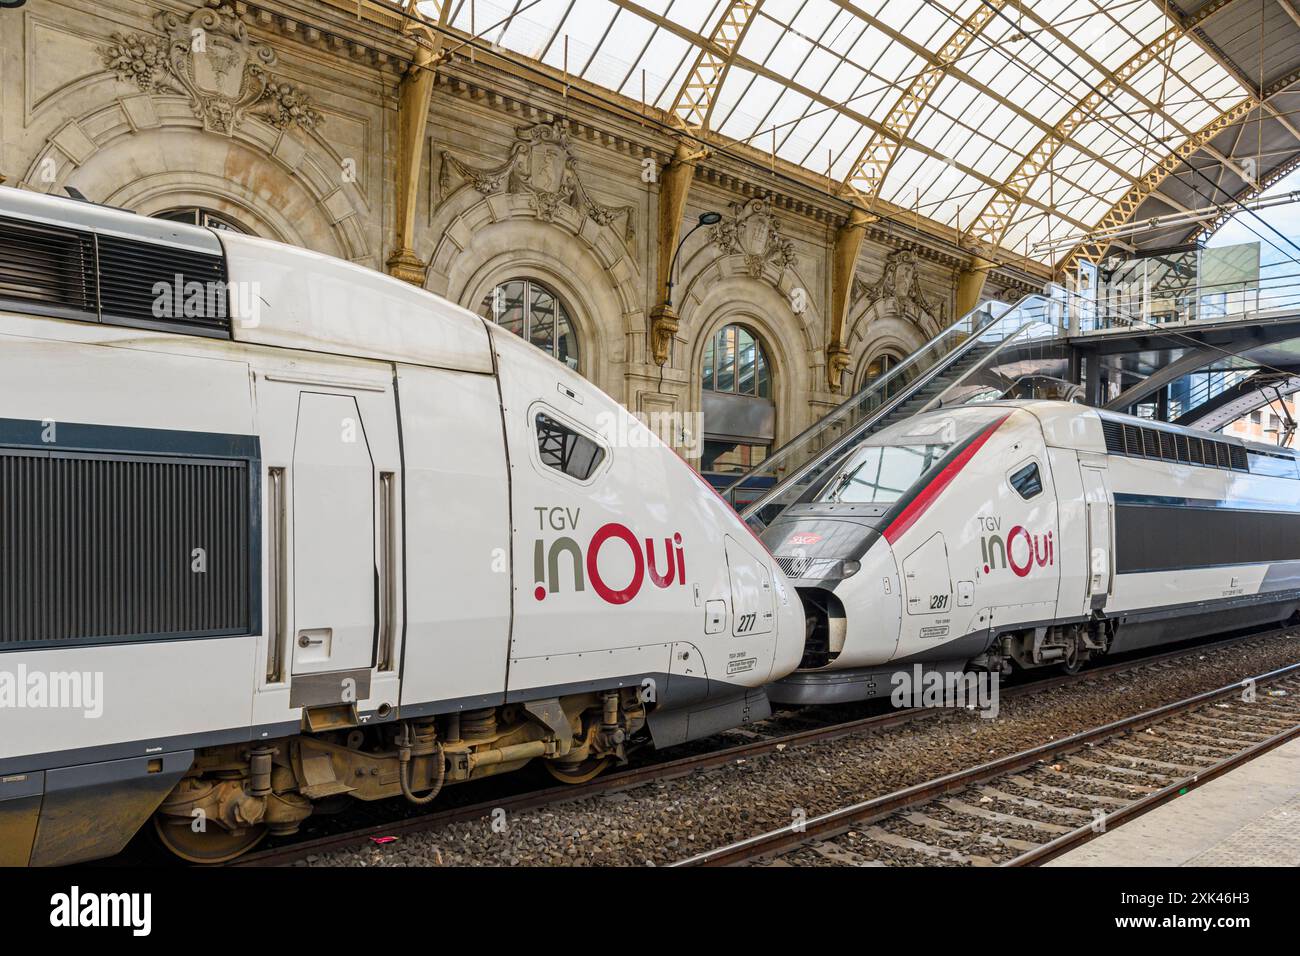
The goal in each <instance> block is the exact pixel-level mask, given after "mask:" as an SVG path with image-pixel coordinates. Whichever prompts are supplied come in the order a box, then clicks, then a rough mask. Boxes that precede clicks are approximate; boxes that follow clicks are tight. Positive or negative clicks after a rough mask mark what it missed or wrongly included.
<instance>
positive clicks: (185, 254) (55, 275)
mask: <svg viewBox="0 0 1300 956" xmlns="http://www.w3.org/2000/svg"><path fill="white" fill-rule="evenodd" d="M227 292H228V286H227V284H226V260H225V257H224V256H221V255H213V254H209V253H204V252H197V251H194V250H191V249H186V248H182V247H179V246H175V245H166V244H163V243H155V242H140V241H137V240H134V239H124V238H122V237H120V236H112V235H107V234H100V233H94V232H88V231H81V230H77V229H68V228H65V227H62V226H51V225H47V224H45V223H36V222H28V221H27V220H23V219H12V218H7V217H0V307H4V308H10V309H13V310H14V311H17V312H26V313H29V314H33V315H52V316H58V317H61V318H73V319H90V320H91V321H103V322H108V323H115V324H126V325H144V326H146V327H150V328H155V327H156V328H165V329H173V330H175V331H178V332H188V333H191V334H200V335H212V336H220V337H224V338H228V337H229V336H230V303H229V302H228V301H227V299H228V295H227Z"/></svg>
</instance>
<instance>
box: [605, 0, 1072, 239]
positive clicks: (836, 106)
mask: <svg viewBox="0 0 1300 956" xmlns="http://www.w3.org/2000/svg"><path fill="white" fill-rule="evenodd" d="M609 2H611V3H613V4H614V5H615V6H617V7H619V8H620V9H623V10H626V11H628V12H629V13H633V14H635V15H637V16H639V17H641V18H642V19H644V20H646V21H648V22H650V23H653V24H654V25H655V26H657V27H660V28H661V29H664V30H667V31H668V32H669V33H672V34H673V35H674V36H677V37H679V38H680V39H683V40H686V41H687V42H688V43H692V44H694V45H695V46H705V45H707V44H708V40H707V39H706V38H705V37H702V36H700V34H698V33H695V32H693V31H691V30H689V29H687V28H686V27H683V26H682V25H681V24H679V23H674V22H673V21H671V20H669V19H668V18H667V17H664V16H661V15H659V14H656V13H654V12H653V11H651V10H648V9H647V8H645V7H643V6H641V5H640V4H639V3H637V2H636V0H609ZM831 2H833V3H835V4H836V5H837V6H840V7H843V8H844V9H847V10H852V11H853V14H854V15H855V16H857V17H859V18H860V19H862V20H863V21H864V22H866V23H868V24H869V25H873V24H874V25H878V26H879V27H880V29H881V30H883V31H885V32H887V33H889V34H890V35H891V36H892V35H893V34H896V33H897V31H894V30H893V28H892V27H889V26H888V25H887V24H882V23H880V22H879V21H877V20H875V19H874V18H871V17H868V16H866V15H865V14H864V13H863V12H862V11H861V10H859V9H857V8H856V7H853V6H852V5H851V4H849V3H848V0H831ZM898 36H899V37H900V38H901V37H902V35H901V34H898ZM902 39H903V40H905V39H906V38H902ZM905 45H906V46H907V47H908V49H909V50H911V51H912V52H913V53H915V54H917V55H918V56H922V55H923V56H924V58H926V59H930V60H932V58H933V56H934V54H932V53H929V52H928V51H925V50H924V49H923V48H921V47H919V46H918V45H916V44H915V41H907V43H905ZM732 65H733V66H738V67H741V68H742V69H745V70H747V71H748V72H750V73H753V74H754V75H755V76H759V77H762V78H763V79H766V80H771V81H772V82H774V83H781V84H784V85H785V86H786V87H787V88H788V89H790V90H792V91H794V92H796V93H798V94H800V95H801V96H805V97H807V98H808V99H809V100H810V101H812V102H814V103H816V104H817V105H818V106H822V107H825V108H826V109H830V110H834V111H835V112H836V113H838V114H839V115H841V116H844V117H846V118H848V119H851V120H853V121H854V122H855V123H859V124H860V125H862V126H863V127H865V128H867V129H869V130H871V131H873V132H874V133H880V132H883V131H884V127H883V126H882V125H881V124H880V123H879V121H877V120H874V119H872V118H871V117H869V116H866V115H864V114H861V113H857V112H854V111H852V110H848V109H845V104H844V103H841V102H836V101H834V100H832V99H830V98H829V97H827V96H825V95H823V94H822V93H819V92H818V91H817V90H814V89H810V88H809V87H806V86H804V85H802V84H801V83H798V82H796V81H794V80H793V79H791V78H790V77H788V76H780V75H778V74H777V73H776V72H775V71H773V70H771V69H769V68H767V67H765V66H763V65H762V64H761V63H756V62H754V61H752V60H749V59H747V58H746V57H745V56H744V55H743V54H741V53H739V52H738V51H737V52H733V55H732ZM954 75H956V72H955V71H954ZM968 82H970V83H971V85H972V86H974V87H975V88H976V89H977V90H979V91H981V92H988V93H990V95H993V96H994V97H995V98H997V95H996V94H993V93H992V92H991V91H989V90H988V89H987V88H986V87H984V86H983V85H981V84H979V83H976V82H975V81H974V80H968ZM999 102H1003V103H1006V101H1005V99H999ZM1007 105H1011V104H1007ZM1013 108H1014V107H1013ZM1021 112H1022V113H1023V110H1022V111H1021ZM1033 122H1034V123H1036V124H1039V125H1041V123H1042V121H1041V120H1037V119H1035V120H1033ZM700 135H701V136H704V135H706V132H705V131H701V132H700ZM903 145H904V146H907V147H908V148H909V149H913V150H915V151H917V152H918V153H921V154H923V155H925V156H929V157H931V158H933V159H939V160H943V161H945V162H949V163H951V164H952V166H953V168H955V169H957V170H958V171H959V172H961V173H963V174H964V175H966V176H968V177H970V178H971V179H973V180H975V181H976V182H979V183H982V184H983V185H985V186H987V187H989V188H990V189H995V190H996V189H1001V188H1002V183H1001V182H1000V181H998V180H996V179H994V178H993V177H992V176H988V175H985V174H984V173H981V172H980V171H979V170H977V169H973V168H971V167H969V166H964V165H962V164H960V163H955V162H952V160H951V159H950V158H949V157H947V156H944V155H943V154H942V153H940V152H939V151H938V150H936V149H932V148H931V147H928V146H925V145H924V144H922V143H918V142H915V141H913V140H909V141H907V142H905V143H904V144H903ZM1025 202H1026V203H1027V204H1028V205H1031V206H1033V207H1034V208H1036V209H1038V210H1039V211H1041V212H1052V210H1050V209H1048V208H1047V206H1046V205H1044V204H1043V203H1040V202H1037V201H1036V200H1034V199H1026V200H1025ZM1058 215H1059V214H1058ZM1060 218H1061V219H1063V220H1064V221H1065V222H1068V223H1070V224H1071V225H1073V226H1075V227H1076V228H1078V229H1080V230H1083V231H1087V230H1088V229H1089V228H1090V227H1089V226H1088V225H1087V224H1085V223H1082V222H1078V221H1077V220H1074V219H1071V218H1070V217H1068V216H1061V217H1060Z"/></svg>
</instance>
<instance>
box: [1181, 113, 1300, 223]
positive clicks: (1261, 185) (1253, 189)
mask: <svg viewBox="0 0 1300 956" xmlns="http://www.w3.org/2000/svg"><path fill="white" fill-rule="evenodd" d="M1297 146H1300V137H1297ZM1296 169H1300V152H1297V153H1296V155H1295V157H1294V158H1292V159H1289V160H1287V161H1286V162H1285V163H1282V164H1281V165H1280V166H1278V167H1277V168H1276V169H1274V170H1272V171H1271V172H1270V173H1269V174H1268V175H1267V176H1265V177H1263V178H1262V179H1260V180H1259V182H1258V183H1256V184H1255V185H1253V186H1248V187H1247V188H1245V189H1243V190H1241V191H1240V192H1239V193H1237V194H1236V195H1235V196H1233V197H1232V201H1233V202H1234V203H1242V202H1245V201H1246V200H1247V199H1250V198H1251V197H1252V196H1258V195H1259V194H1260V193H1262V192H1264V191H1265V190H1267V189H1268V188H1269V187H1270V186H1272V185H1273V184H1274V183H1277V182H1280V181H1281V180H1283V179H1285V178H1286V177H1287V176H1289V175H1291V174H1292V173H1293V172H1295V171H1296ZM1238 212H1239V211H1238V210H1235V209H1234V210H1232V211H1230V212H1229V211H1225V212H1223V213H1222V214H1220V215H1219V216H1216V217H1215V218H1214V219H1212V220H1210V221H1208V222H1203V223H1201V224H1200V225H1199V226H1197V227H1196V228H1195V229H1193V230H1192V231H1191V232H1190V233H1188V236H1187V239H1186V241H1187V242H1196V241H1200V240H1203V239H1208V238H1209V237H1210V236H1212V235H1214V234H1215V233H1216V232H1218V231H1219V229H1220V227H1222V226H1223V225H1224V224H1225V223H1227V221H1228V220H1229V219H1231V218H1233V217H1234V216H1236V215H1238Z"/></svg>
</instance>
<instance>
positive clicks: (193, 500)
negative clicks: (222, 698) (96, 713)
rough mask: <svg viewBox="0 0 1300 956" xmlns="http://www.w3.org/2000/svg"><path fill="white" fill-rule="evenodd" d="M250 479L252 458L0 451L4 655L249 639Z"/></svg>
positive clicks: (1, 637) (0, 582)
mask: <svg viewBox="0 0 1300 956" xmlns="http://www.w3.org/2000/svg"><path fill="white" fill-rule="evenodd" d="M248 482H249V472H248V463H247V462H244V461H226V460H209V459H184V460H181V459H165V458H143V457H117V456H113V457H109V456H88V455H87V456H83V455H70V454H64V453H50V452H37V451H17V450H0V646H5V645H9V646H12V645H15V644H18V645H25V646H31V645H33V644H37V645H42V644H50V643H53V644H62V643H69V642H78V641H130V640H145V639H150V638H165V637H178V636H200V635H210V634H220V633H242V632H246V631H247V629H248V627H249V621H248V618H249V611H248V593H249V580H248V575H249V511H248V508H249V484H248ZM196 549H202V555H196V553H195V552H196ZM199 560H202V561H203V562H204V570H202V571H199V570H197V569H196V568H197V566H196V563H195V562H196V561H199Z"/></svg>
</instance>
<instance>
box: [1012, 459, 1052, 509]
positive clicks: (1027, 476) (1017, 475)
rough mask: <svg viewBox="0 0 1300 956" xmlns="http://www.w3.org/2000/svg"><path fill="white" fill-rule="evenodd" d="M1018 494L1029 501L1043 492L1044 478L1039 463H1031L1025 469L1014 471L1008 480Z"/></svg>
mask: <svg viewBox="0 0 1300 956" xmlns="http://www.w3.org/2000/svg"><path fill="white" fill-rule="evenodd" d="M1007 480H1008V481H1010V482H1011V487H1012V488H1014V489H1016V493H1017V494H1019V495H1020V497H1021V498H1024V499H1025V500H1026V501H1028V500H1029V499H1030V498H1033V497H1035V496H1037V495H1040V494H1042V492H1043V476H1042V475H1041V474H1039V472H1038V462H1036V461H1031V462H1030V463H1029V464H1027V465H1025V467H1023V468H1020V469H1017V470H1016V471H1013V472H1012V473H1011V475H1010V476H1009V477H1008V478H1007Z"/></svg>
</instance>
